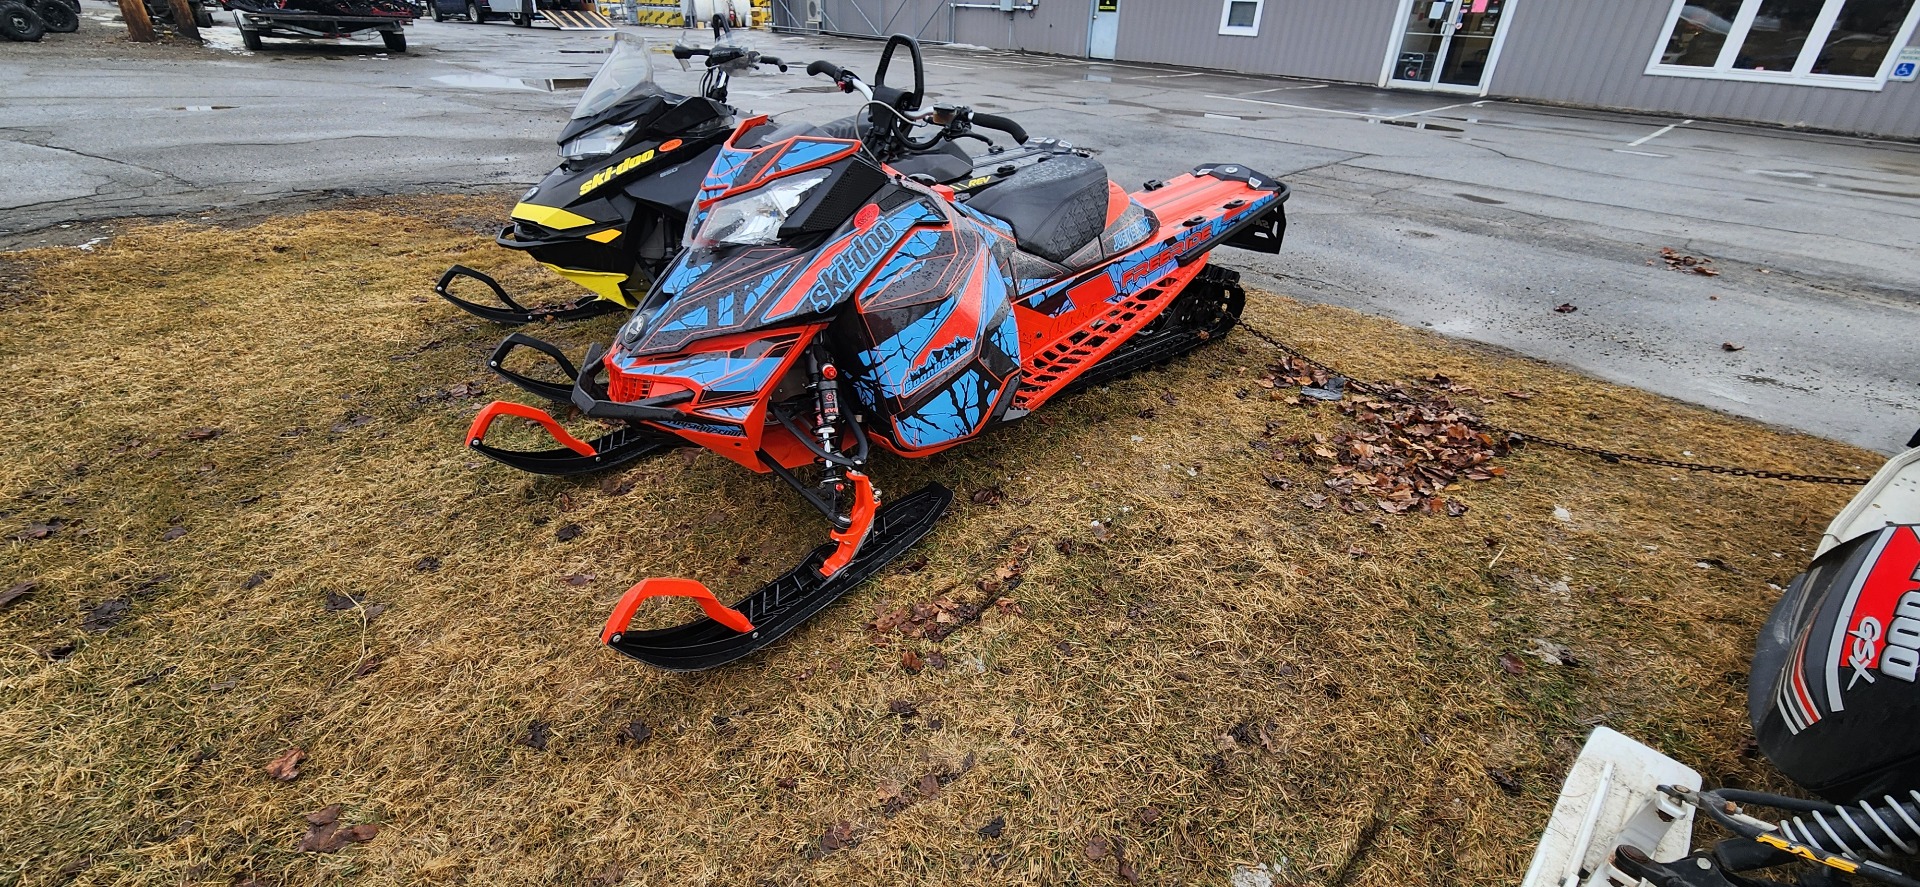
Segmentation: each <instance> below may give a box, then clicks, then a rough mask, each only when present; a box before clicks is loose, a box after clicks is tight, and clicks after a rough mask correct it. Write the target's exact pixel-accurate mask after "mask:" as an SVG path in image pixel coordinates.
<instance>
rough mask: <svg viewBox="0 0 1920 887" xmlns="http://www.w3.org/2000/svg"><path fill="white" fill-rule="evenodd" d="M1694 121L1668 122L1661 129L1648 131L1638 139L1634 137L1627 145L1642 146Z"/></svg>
mask: <svg viewBox="0 0 1920 887" xmlns="http://www.w3.org/2000/svg"><path fill="white" fill-rule="evenodd" d="M1692 122H1693V121H1691V120H1682V121H1680V122H1679V123H1669V124H1667V125H1666V126H1662V127H1660V128H1659V129H1656V130H1654V131H1653V132H1650V133H1648V134H1646V135H1643V136H1641V137H1639V138H1637V139H1634V140H1633V141H1631V142H1628V143H1627V147H1629V148H1638V147H1640V146H1641V145H1644V144H1646V143H1648V142H1651V141H1653V140H1654V139H1657V138H1659V137H1661V136H1663V135H1666V134H1667V133H1670V132H1673V131H1674V130H1676V129H1679V128H1680V127H1682V126H1686V125H1687V124H1689V123H1692Z"/></svg>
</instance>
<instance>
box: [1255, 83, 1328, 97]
mask: <svg viewBox="0 0 1920 887" xmlns="http://www.w3.org/2000/svg"><path fill="white" fill-rule="evenodd" d="M1327 85H1328V84H1325V83H1312V84H1308V85H1306V86H1276V87H1274V88H1272V89H1256V90H1254V91H1252V92H1250V93H1247V95H1264V94H1266V93H1269V92H1286V91H1287V90H1289V89H1326V88H1327Z"/></svg>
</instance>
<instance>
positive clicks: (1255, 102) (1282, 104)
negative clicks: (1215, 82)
mask: <svg viewBox="0 0 1920 887" xmlns="http://www.w3.org/2000/svg"><path fill="white" fill-rule="evenodd" d="M1207 98H1210V99H1219V100H1221V101H1224V102H1246V103H1247V104H1249V105H1272V106H1273V107H1275V108H1292V109H1294V110H1296V111H1319V112H1321V113H1323V114H1345V115H1347V116H1349V117H1379V116H1380V115H1378V114H1362V113H1360V112H1359V111H1342V110H1340V109H1338V108H1316V107H1313V106H1312V105H1289V104H1287V103H1286V102H1266V101H1261V100H1260V99H1243V98H1239V97H1237V96H1230V95H1210V96H1207Z"/></svg>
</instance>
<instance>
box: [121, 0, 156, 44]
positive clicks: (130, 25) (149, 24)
mask: <svg viewBox="0 0 1920 887" xmlns="http://www.w3.org/2000/svg"><path fill="white" fill-rule="evenodd" d="M120 18H122V19H124V20H125V21H126V23H127V39H129V40H132V41H134V42H136V43H152V42H154V41H155V40H158V39H160V38H159V37H157V36H155V35H154V33H153V19H150V18H148V17H147V4H146V0H120Z"/></svg>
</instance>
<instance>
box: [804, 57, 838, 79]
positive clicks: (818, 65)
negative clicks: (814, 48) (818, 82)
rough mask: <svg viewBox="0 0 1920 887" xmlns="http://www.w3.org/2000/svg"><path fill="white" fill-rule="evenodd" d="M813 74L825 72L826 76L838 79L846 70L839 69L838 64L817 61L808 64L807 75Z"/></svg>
mask: <svg viewBox="0 0 1920 887" xmlns="http://www.w3.org/2000/svg"><path fill="white" fill-rule="evenodd" d="M815 74H825V75H827V76H828V77H832V78H833V79H834V80H836V81H837V80H839V79H840V78H841V77H844V76H846V72H844V71H841V70H840V66H839V65H836V64H834V63H832V62H828V61H818V62H814V63H813V64H810V65H808V66H807V76H809V77H811V76H813V75H815Z"/></svg>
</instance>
